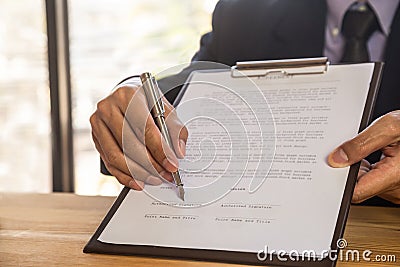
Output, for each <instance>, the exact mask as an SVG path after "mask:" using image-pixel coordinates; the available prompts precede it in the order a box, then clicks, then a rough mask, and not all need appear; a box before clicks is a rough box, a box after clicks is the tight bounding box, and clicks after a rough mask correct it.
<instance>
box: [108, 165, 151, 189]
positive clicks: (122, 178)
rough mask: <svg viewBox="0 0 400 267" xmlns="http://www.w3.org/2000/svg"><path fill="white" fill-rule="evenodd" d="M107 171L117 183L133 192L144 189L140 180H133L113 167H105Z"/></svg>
mask: <svg viewBox="0 0 400 267" xmlns="http://www.w3.org/2000/svg"><path fill="white" fill-rule="evenodd" d="M106 167H107V169H108V170H109V171H110V173H111V174H112V175H113V176H115V178H117V180H118V182H120V183H121V184H123V185H125V186H126V187H129V188H131V189H133V190H138V191H142V190H143V188H144V182H143V181H140V180H136V179H133V178H132V177H130V176H128V175H126V174H125V173H123V172H121V171H120V170H118V169H116V168H114V167H113V166H107V165H106Z"/></svg>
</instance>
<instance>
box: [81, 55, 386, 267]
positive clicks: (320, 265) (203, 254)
mask: <svg viewBox="0 0 400 267" xmlns="http://www.w3.org/2000/svg"><path fill="white" fill-rule="evenodd" d="M383 65H384V64H383V63H381V62H378V63H375V66H374V71H373V75H372V80H371V83H370V88H369V92H368V96H367V100H366V106H365V108H364V112H363V115H362V119H361V123H360V128H359V132H360V131H362V130H363V129H365V128H366V127H367V126H368V123H370V121H371V118H372V113H373V107H374V104H375V101H376V97H377V93H378V89H379V85H380V81H381V75H382V70H383ZM219 71H224V70H219ZM192 76H193V73H192V74H191V75H190V76H189V78H188V80H187V82H186V83H185V84H184V86H183V88H182V90H181V91H180V92H179V94H178V96H177V98H176V100H175V101H174V106H177V105H178V104H179V102H180V101H181V99H182V97H183V95H184V94H185V92H186V89H187V87H188V85H189V84H190V81H191V79H192ZM359 167H360V163H356V164H353V165H352V166H351V167H350V171H349V175H348V179H347V182H346V186H345V191H344V193H343V197H342V203H341V206H340V209H339V215H338V219H337V222H336V227H335V231H334V235H333V238H332V243H331V249H333V250H335V249H337V244H336V241H337V240H338V239H339V238H341V237H343V234H344V230H345V225H346V221H347V217H348V213H349V210H350V203H351V197H352V194H353V191H354V186H355V184H356V177H357V173H358V169H359ZM129 191H130V189H129V188H127V187H125V188H124V189H123V190H122V191H121V193H120V194H119V196H118V197H117V199H116V200H115V202H114V204H113V205H112V207H111V209H110V210H109V211H108V213H107V215H106V216H105V218H104V219H103V221H102V222H101V224H100V225H99V227H98V228H97V230H96V232H95V233H94V235H93V236H92V238H91V239H90V240H89V242H88V243H87V244H86V246H85V247H84V249H83V252H84V253H102V254H110V255H127V256H128V255H130V256H146V257H151V258H164V259H165V258H170V259H171V258H173V259H182V260H195V261H214V262H223V263H236V264H238V263H239V264H252V265H258V266H265V265H276V266H307V267H334V266H336V263H337V261H332V260H330V259H329V258H328V257H327V258H325V259H323V260H321V261H285V262H284V261H278V260H277V259H276V257H273V260H272V261H270V260H268V259H267V260H266V261H259V260H258V259H257V257H256V254H255V253H247V252H235V251H223V250H206V249H188V248H173V247H158V246H142V245H122V244H109V243H104V242H101V241H98V240H97V239H98V238H99V236H100V234H101V233H102V232H103V230H104V228H105V227H106V225H107V224H108V223H109V221H110V220H111V218H112V217H113V216H114V214H115V212H116V211H117V209H118V208H119V206H120V205H121V203H122V201H123V200H124V198H125V197H126V195H127V194H128V193H129Z"/></svg>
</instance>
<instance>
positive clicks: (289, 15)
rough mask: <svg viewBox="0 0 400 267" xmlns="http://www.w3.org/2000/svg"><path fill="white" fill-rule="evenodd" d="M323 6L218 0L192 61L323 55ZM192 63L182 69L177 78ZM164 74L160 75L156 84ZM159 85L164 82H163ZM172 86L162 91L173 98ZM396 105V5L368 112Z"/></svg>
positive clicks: (313, 1) (399, 20)
mask: <svg viewBox="0 0 400 267" xmlns="http://www.w3.org/2000/svg"><path fill="white" fill-rule="evenodd" d="M326 14H327V7H326V2H325V1H323V0H296V1H293V0H250V1H249V0H221V1H219V2H218V4H217V6H216V8H215V11H214V13H213V22H212V26H213V28H212V32H210V33H207V34H205V35H204V36H203V37H202V38H201V47H200V50H199V51H198V52H197V53H196V54H195V56H194V57H193V60H194V61H214V62H219V63H223V64H226V65H229V66H232V65H234V64H235V63H236V62H237V61H245V60H266V59H285V58H302V57H320V56H323V49H324V39H325V25H326V24H325V22H326ZM193 68H196V67H195V66H192V68H189V69H187V70H185V71H183V73H181V75H180V78H177V77H174V78H173V79H180V80H181V81H182V82H183V81H184V80H185V79H186V77H187V75H188V73H190V71H191V70H192V69H193ZM164 84H168V80H165V81H161V87H163V85H164ZM164 87H168V86H167V85H165V86H164ZM176 93H177V90H176V91H175V92H171V93H170V94H169V95H168V98H169V100H173V99H174V97H175V96H176ZM395 109H400V11H399V10H397V12H396V15H395V18H394V20H393V24H392V29H391V34H390V36H389V39H388V42H387V47H386V54H385V69H384V74H383V80H382V86H381V88H380V92H379V95H378V100H377V103H376V107H375V112H374V118H377V117H379V116H381V115H383V114H385V113H387V112H389V111H391V110H395Z"/></svg>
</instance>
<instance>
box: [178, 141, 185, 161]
mask: <svg viewBox="0 0 400 267" xmlns="http://www.w3.org/2000/svg"><path fill="white" fill-rule="evenodd" d="M179 148H180V150H181V154H182V156H183V157H184V156H186V142H185V141H184V140H182V139H181V140H179Z"/></svg>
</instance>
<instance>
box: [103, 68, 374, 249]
mask: <svg viewBox="0 0 400 267" xmlns="http://www.w3.org/2000/svg"><path fill="white" fill-rule="evenodd" d="M373 68H374V65H373V64H360V65H357V66H355V65H342V66H330V67H329V71H328V72H327V73H326V74H320V75H305V76H304V75H302V76H293V77H291V78H282V77H269V78H259V79H258V78H255V79H253V80H252V81H253V82H254V83H255V84H256V85H257V86H258V88H259V89H261V91H262V94H263V95H264V96H265V98H266V99H268V104H269V105H268V104H265V99H263V98H262V97H259V95H257V92H255V91H254V90H255V89H254V88H255V87H254V85H252V84H251V82H249V81H244V80H243V81H240V80H241V78H238V79H233V78H231V77H230V73H229V72H215V73H204V72H197V73H195V74H194V75H193V77H192V82H193V84H191V85H190V86H189V88H188V89H187V91H186V93H185V95H184V97H183V99H182V100H181V103H183V104H182V107H181V108H178V114H179V115H180V117H181V118H183V121H185V122H187V121H188V120H190V116H200V115H201V114H202V112H201V110H202V109H206V110H207V112H205V113H204V114H206V116H204V117H205V118H204V119H203V120H202V119H201V116H200V117H197V119H196V120H194V121H192V122H190V123H189V124H188V129H189V133H190V137H189V141H188V153H187V154H188V155H187V159H190V160H191V161H188V160H186V161H182V162H181V164H180V165H181V167H182V166H183V168H186V169H185V170H184V171H182V172H181V174H182V177H183V180H184V183H185V187H187V188H186V196H185V197H186V201H185V203H184V204H186V205H187V206H189V207H186V208H182V207H177V206H169V205H166V204H164V203H162V202H160V201H157V200H156V199H154V198H153V197H155V198H157V199H160V200H162V201H164V202H169V203H173V204H176V205H182V202H181V201H180V200H179V198H178V197H177V194H176V191H175V189H174V187H173V186H171V185H168V184H163V185H161V186H159V187H152V186H146V191H147V192H135V191H130V192H129V193H128V195H127V196H126V198H125V199H124V200H123V202H122V203H121V205H120V207H119V209H118V210H117V211H116V212H115V214H114V216H113V217H112V219H111V220H110V222H109V223H108V225H107V226H106V227H105V229H104V231H103V232H102V233H101V235H100V237H99V239H98V240H100V241H102V242H106V243H115V244H135V245H156V246H165V247H179V248H197V249H215V250H228V251H243V252H258V251H260V250H262V249H264V248H265V246H268V248H269V250H275V251H278V250H284V251H287V252H289V251H292V250H296V251H300V252H301V251H304V250H314V251H315V252H316V254H317V255H319V253H320V252H322V251H323V250H329V249H330V244H331V242H332V237H333V233H334V229H335V225H336V220H337V216H338V212H339V208H340V204H341V200H342V196H343V192H344V188H345V184H346V180H347V175H348V171H349V168H343V169H334V168H330V167H329V166H328V165H327V163H326V157H327V156H328V154H329V152H330V151H332V150H333V149H334V148H335V147H336V146H338V145H339V144H341V143H342V142H343V141H345V140H347V139H349V138H352V137H353V136H355V135H356V134H357V132H358V128H359V124H360V121H361V117H362V113H363V110H364V106H365V102H366V98H367V93H368V88H369V83H370V79H371V77H372V73H373ZM196 81H200V82H199V83H196ZM204 81H207V83H204ZM212 83H215V84H219V85H223V86H222V87H221V86H220V87H218V86H212V85H210V84H212ZM224 86H226V87H228V88H229V87H231V88H235V89H233V90H232V91H229V90H226V88H225V87H224ZM238 92H239V96H238V94H237V93H238ZM235 96H236V98H235ZM240 96H244V99H247V100H249V101H247V102H246V101H240V100H238V99H240ZM256 96H257V97H256ZM237 97H239V98H237ZM199 99H208V100H210V99H211V100H210V102H209V104H208V105H207V106H206V107H204V106H202V104H201V103H202V102H201V101H200V102H198V100H199ZM242 100H243V99H242ZM196 101H197V102H196ZM218 101H221V102H222V103H224V105H225V106H224V105H222V104H221V103H219V104H218ZM249 102H251V104H252V107H251V109H252V110H254V113H256V114H258V115H259V116H257V119H258V122H257V121H255V120H252V117H254V114H250V113H249V109H248V107H246V104H244V103H249ZM185 103H186V105H185ZM199 103H200V104H199ZM222 106H224V107H222ZM269 108H271V110H272V116H271V113H270V112H269ZM229 109H231V110H233V112H232V114H234V115H226V116H221V114H222V115H223V114H226V111H227V110H229ZM224 112H225V113H224ZM210 114H215V116H214V117H215V118H216V119H219V120H222V121H223V119H221V118H223V117H225V118H227V119H226V121H223V123H225V124H226V125H224V126H223V127H222V126H221V125H218V123H216V122H215V121H213V120H207V119H206V117H207V116H210ZM218 114H219V115H218ZM235 116H239V117H242V118H244V119H243V120H242V121H241V124H236V125H235V123H233V121H234V118H235ZM272 117H273V120H271V119H272ZM230 122H232V123H230ZM260 124H261V126H260ZM232 125H233V126H232ZM263 125H264V126H263ZM271 125H272V126H273V125H275V128H273V127H272V128H271ZM224 127H225V129H229V130H230V131H231V132H233V134H232V135H235V134H236V135H237V136H239V137H240V138H242V136H241V135H242V134H243V133H245V135H246V138H247V139H246V140H244V141H243V142H242V143H241V142H240V140H239V139H240V138H236V137H235V136H233V137H232V136H230V137H229V135H228V137H229V138H227V137H226V135H224V131H221V129H224ZM243 129H244V130H243ZM271 131H272V134H271ZM260 132H261V133H263V134H261V135H260ZM261 139H262V140H261ZM260 140H261V141H264V142H263V143H262V145H261V146H260ZM199 141H202V145H200V146H198V145H199ZM229 148H231V149H233V150H238V151H239V152H238V151H233V152H232V151H229ZM261 150H263V152H264V154H263V156H260V155H259V153H260V151H261ZM200 151H201V153H200ZM240 153H242V154H243V155H242V156H238V155H239V154H240ZM232 155H233V157H232ZM269 155H273V156H274V160H273V161H271V160H272V158H269ZM263 157H264V158H263ZM199 158H201V159H203V161H202V160H199ZM260 158H261V159H262V160H264V162H263V163H264V164H261V165H262V166H257V162H259V160H260ZM204 159H205V160H204ZM196 160H197V161H196ZM207 162H211V163H210V164H208V165H207V164H206V163H207ZM229 162H230V163H232V164H229ZM271 162H272V166H270V165H271V164H270V163H271ZM259 165H260V164H259ZM190 168H192V169H195V168H199V169H202V168H203V169H204V171H203V172H190V170H191V169H190ZM256 168H260V170H261V171H259V173H257V172H256V171H255V169H256ZM227 170H229V171H228V172H227ZM264 173H268V176H267V177H266V179H265V181H262V180H263V179H262V178H263V174H264ZM254 175H255V176H254ZM218 178H219V179H218ZM239 178H241V179H239ZM252 178H254V179H253V182H254V184H253V186H252V188H249V186H250V183H251V180H252ZM226 184H228V185H229V186H228V188H229V189H232V190H228V192H227V194H225V193H224V192H225V191H224V190H225V189H226V186H225V185H226ZM199 186H200V187H199ZM257 187H259V188H257ZM202 189H206V190H205V191H204V190H203V191H202ZM250 189H253V191H254V190H255V189H257V190H255V192H253V193H249V190H250ZM210 191H212V192H210ZM250 191H251V190H250ZM208 192H210V193H208ZM217 195H220V196H221V197H220V198H219V199H218V200H216V201H209V200H211V199H214V200H215V199H216V197H215V196H217ZM151 196H153V197H151ZM191 203H194V206H196V205H199V204H200V205H202V206H200V207H191V208H190V205H191ZM207 203H209V204H207ZM206 204H207V205H206Z"/></svg>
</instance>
